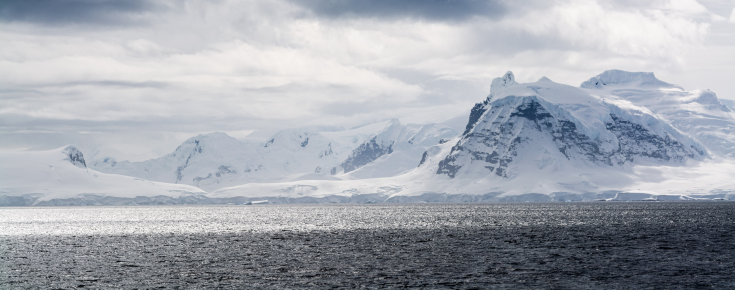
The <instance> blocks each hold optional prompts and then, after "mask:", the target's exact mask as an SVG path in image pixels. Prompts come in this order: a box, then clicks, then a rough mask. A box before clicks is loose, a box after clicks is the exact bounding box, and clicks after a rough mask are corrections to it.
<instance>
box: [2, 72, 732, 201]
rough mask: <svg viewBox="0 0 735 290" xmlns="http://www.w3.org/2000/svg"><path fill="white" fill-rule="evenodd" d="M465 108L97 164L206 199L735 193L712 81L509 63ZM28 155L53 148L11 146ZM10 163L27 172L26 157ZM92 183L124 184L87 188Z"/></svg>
mask: <svg viewBox="0 0 735 290" xmlns="http://www.w3.org/2000/svg"><path fill="white" fill-rule="evenodd" d="M468 112H469V114H468V116H467V126H466V128H465V130H464V131H463V132H459V131H456V130H455V129H452V128H450V127H447V126H443V125H438V124H420V125H415V124H405V125H404V124H401V123H400V122H399V121H398V120H390V121H385V122H381V123H376V124H371V125H367V126H363V127H359V128H354V129H349V130H339V131H337V130H326V131H325V130H319V129H289V130H283V131H281V132H278V133H277V134H275V135H274V136H272V137H271V138H269V139H267V140H264V142H262V143H253V142H243V141H239V140H237V139H235V138H232V137H230V136H228V135H226V134H224V133H211V134H206V135H200V136H196V137H193V138H190V139H189V140H187V141H185V142H184V143H183V144H182V145H181V146H179V148H177V149H176V150H175V151H174V152H172V153H170V154H168V155H166V156H164V157H161V158H158V159H152V160H148V161H143V162H128V161H116V160H114V159H112V158H103V159H99V160H94V161H91V162H87V164H86V166H88V167H89V168H91V169H94V170H96V171H99V172H104V173H107V174H119V175H127V176H132V177H137V178H140V179H145V180H151V181H158V182H164V183H170V184H185V185H190V186H196V187H198V188H201V189H203V190H206V191H208V193H205V192H203V191H202V192H199V193H196V194H195V195H196V196H198V198H199V199H198V200H197V201H196V202H198V203H200V202H209V203H224V202H233V203H241V202H246V201H250V200H262V199H268V200H270V201H271V202H277V203H286V202H401V201H410V202H437V201H459V202H476V201H486V202H493V201H583V200H688V199H723V200H735V181H732V178H731V176H730V175H731V174H732V173H733V172H735V113H734V112H733V102H727V101H722V102H721V101H720V100H719V99H718V98H717V97H716V95H715V94H714V93H712V92H710V91H702V90H693V91H685V90H684V89H682V88H681V87H678V86H676V85H672V84H669V83H666V82H663V81H660V80H658V79H656V78H655V77H654V75H653V74H652V73H640V72H625V71H619V70H610V71H606V72H604V73H602V74H600V75H598V76H595V77H593V78H591V79H590V80H588V81H585V82H584V83H582V84H581V86H579V87H572V86H568V85H564V84H558V83H555V82H553V81H551V80H549V79H547V78H542V79H540V80H538V81H537V82H534V83H525V84H519V83H517V82H516V81H515V77H514V75H513V73H511V72H508V73H506V74H504V75H503V76H502V77H499V78H496V79H494V80H493V82H492V86H491V92H490V95H489V96H487V98H486V99H485V100H483V101H482V102H480V103H478V104H476V105H475V106H474V107H473V108H471V109H470V108H468ZM57 151H58V150H57ZM54 152H55V151H54ZM57 153H58V152H57ZM22 154H26V156H30V155H34V154H35V155H38V156H39V157H34V158H35V159H33V160H40V158H42V157H40V156H41V155H44V154H45V155H44V156H50V154H51V153H48V152H46V153H34V152H22V153H3V154H2V155H0V158H5V159H13V160H22V158H20V157H17V156H15V155H22ZM3 160H4V159H0V162H1V161H3ZM79 160H81V162H84V160H83V158H82V157H81V153H79V158H77V161H76V162H79ZM72 161H73V158H72ZM67 167H68V166H67ZM64 168H66V167H64ZM75 168H77V169H81V168H79V167H75ZM67 169H69V170H72V169H73V168H71V167H69V168H67ZM0 170H6V171H8V172H10V171H14V172H25V171H24V170H26V171H28V170H27V168H25V167H24V165H23V163H22V162H19V163H13V164H12V165H7V163H6V162H2V164H0ZM44 170H45V169H44ZM87 170H89V169H87ZM24 174H28V175H33V174H35V173H33V172H32V171H28V172H27V173H24ZM100 174H101V173H100ZM106 176H107V175H106ZM109 176H117V175H109ZM121 178H122V176H121ZM5 179H7V177H0V180H5ZM19 182H20V181H19ZM80 182H81V181H80ZM1 183H2V188H0V196H2V195H5V196H6V199H7V198H9V197H8V196H10V197H12V196H15V197H17V196H21V195H29V194H35V195H39V196H43V197H39V199H38V200H48V199H49V196H51V195H53V192H54V191H56V190H57V189H55V188H45V187H43V186H45V185H43V186H42V185H34V184H28V185H27V187H26V190H23V191H19V190H17V187H7V186H6V184H8V183H6V182H5V181H3V182H1ZM16 183H18V182H16ZM20 183H22V182H20ZM63 184H67V183H63V182H62V183H59V184H58V186H59V188H60V189H58V190H60V191H63V190H66V189H63V190H62V189H61V188H65V187H64V185H63ZM172 186H173V185H172ZM182 186H183V185H182ZM186 188H188V189H187V190H188V192H192V193H194V192H198V191H197V190H198V189H192V188H194V187H186ZM135 190H142V189H140V188H136V189H135ZM177 190H180V189H177ZM68 192H72V193H73V190H72V189H69V190H68ZM92 193H94V194H96V195H95V196H96V197H95V200H99V199H100V196H114V195H115V194H116V193H114V192H109V191H99V192H97V191H94V190H91V191H89V192H78V194H92ZM177 194H179V193H178V191H177ZM164 195H166V196H169V195H171V194H164ZM179 195H180V194H179ZM176 198H178V197H176ZM28 200H30V199H28ZM176 202H185V201H181V200H177V201H176ZM188 202H194V201H192V200H188ZM0 203H1V202H0Z"/></svg>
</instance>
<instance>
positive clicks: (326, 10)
mask: <svg viewBox="0 0 735 290" xmlns="http://www.w3.org/2000/svg"><path fill="white" fill-rule="evenodd" d="M290 1H291V2H293V3H296V4H298V5H300V6H302V7H305V8H307V9H309V10H311V11H312V12H314V13H315V14H317V15H319V16H325V17H334V18H337V17H368V18H421V19H428V20H439V21H445V20H449V21H458V20H463V19H467V18H470V17H473V16H482V17H488V18H499V17H500V16H502V15H503V14H505V12H506V8H505V6H504V5H503V4H501V3H500V2H499V1H485V0H398V1H396V0H290Z"/></svg>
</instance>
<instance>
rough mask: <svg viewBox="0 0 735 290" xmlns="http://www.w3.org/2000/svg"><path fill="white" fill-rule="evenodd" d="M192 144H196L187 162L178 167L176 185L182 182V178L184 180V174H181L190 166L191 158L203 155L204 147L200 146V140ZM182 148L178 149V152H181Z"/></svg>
mask: <svg viewBox="0 0 735 290" xmlns="http://www.w3.org/2000/svg"><path fill="white" fill-rule="evenodd" d="M192 143H193V144H194V148H193V149H192V151H191V152H190V153H189V156H188V157H186V161H185V162H184V164H183V165H181V166H178V167H176V183H179V181H181V178H183V174H182V173H181V172H183V171H184V169H186V167H187V166H189V161H190V160H191V157H192V156H194V154H197V153H202V146H201V145H200V144H199V140H194V141H193V142H192ZM180 148H181V146H179V147H178V148H176V151H179V149H180ZM174 156H175V155H174Z"/></svg>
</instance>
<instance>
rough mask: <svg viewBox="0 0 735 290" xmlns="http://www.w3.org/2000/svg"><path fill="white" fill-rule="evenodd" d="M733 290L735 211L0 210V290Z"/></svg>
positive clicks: (538, 207) (570, 206)
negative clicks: (81, 289) (311, 289)
mask: <svg viewBox="0 0 735 290" xmlns="http://www.w3.org/2000/svg"><path fill="white" fill-rule="evenodd" d="M405 287H408V288H452V289H473V288H475V289H478V288H479V289H494V288H495V289H525V288H533V289H539V288H541V289H549V288H553V289H590V288H596V289H603V288H604V289H695V288H697V289H699V288H701V289H733V288H735V202H579V203H498V204H459V203H455V204H299V205H275V204H264V205H230V206H210V205H192V206H125V207H104V206H100V207H96V206H85V207H13V208H0V289H28V288H31V289H35V288H39V289H71V288H92V289H95V288H98V289H109V288H122V289H134V288H137V289H152V288H167V289H168V288H173V289H176V288H178V289H203V288H217V289H243V288H276V289H283V288H287V289H294V288H318V289H324V288H405Z"/></svg>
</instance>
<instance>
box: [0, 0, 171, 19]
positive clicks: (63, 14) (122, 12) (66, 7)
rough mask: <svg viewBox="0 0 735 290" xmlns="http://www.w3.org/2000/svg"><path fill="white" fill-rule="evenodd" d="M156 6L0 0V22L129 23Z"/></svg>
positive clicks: (137, 1) (144, 0) (101, 0)
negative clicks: (136, 16)
mask: <svg viewBox="0 0 735 290" xmlns="http://www.w3.org/2000/svg"><path fill="white" fill-rule="evenodd" d="M160 8H161V6H159V5H156V4H154V3H153V2H151V1H148V0H2V1H0V22H29V23H35V24H41V25H58V24H97V25H116V24H129V23H130V22H131V21H132V17H133V16H135V15H139V14H141V13H145V12H149V11H155V10H159V9H160Z"/></svg>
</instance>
